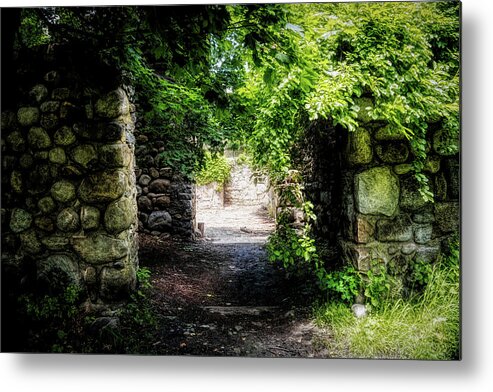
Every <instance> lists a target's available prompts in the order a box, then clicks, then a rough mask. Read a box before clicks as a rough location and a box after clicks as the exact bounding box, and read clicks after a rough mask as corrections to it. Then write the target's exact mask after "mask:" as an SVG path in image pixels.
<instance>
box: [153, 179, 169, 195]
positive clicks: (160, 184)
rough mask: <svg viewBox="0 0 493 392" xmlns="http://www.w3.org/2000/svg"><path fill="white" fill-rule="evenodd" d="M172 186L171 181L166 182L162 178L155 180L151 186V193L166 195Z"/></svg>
mask: <svg viewBox="0 0 493 392" xmlns="http://www.w3.org/2000/svg"><path fill="white" fill-rule="evenodd" d="M170 185H171V182H170V180H166V179H164V178H160V179H158V180H154V181H152V182H151V183H150V185H149V191H150V192H154V193H165V192H166V191H167V190H168V188H169V186H170Z"/></svg>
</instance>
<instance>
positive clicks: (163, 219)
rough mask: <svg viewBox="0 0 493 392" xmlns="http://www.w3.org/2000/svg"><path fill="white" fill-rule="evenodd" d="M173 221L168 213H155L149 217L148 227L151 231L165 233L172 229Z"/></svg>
mask: <svg viewBox="0 0 493 392" xmlns="http://www.w3.org/2000/svg"><path fill="white" fill-rule="evenodd" d="M172 221H173V219H172V218H171V215H170V214H169V212H167V211H153V212H151V214H150V215H149V219H148V221H147V225H148V227H149V229H150V230H156V231H163V230H169V229H170V228H171V223H172Z"/></svg>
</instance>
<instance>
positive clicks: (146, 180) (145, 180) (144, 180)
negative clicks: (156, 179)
mask: <svg viewBox="0 0 493 392" xmlns="http://www.w3.org/2000/svg"><path fill="white" fill-rule="evenodd" d="M150 182H151V177H149V176H148V175H147V174H142V175H141V176H140V178H139V184H140V185H142V186H147V185H149V183H150Z"/></svg>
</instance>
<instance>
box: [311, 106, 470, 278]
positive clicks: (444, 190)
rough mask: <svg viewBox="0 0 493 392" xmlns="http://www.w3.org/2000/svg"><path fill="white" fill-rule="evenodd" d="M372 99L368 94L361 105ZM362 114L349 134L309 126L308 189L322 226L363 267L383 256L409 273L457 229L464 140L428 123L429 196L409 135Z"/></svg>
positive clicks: (396, 268)
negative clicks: (423, 192)
mask: <svg viewBox="0 0 493 392" xmlns="http://www.w3.org/2000/svg"><path fill="white" fill-rule="evenodd" d="M369 105H371V101H370V100H368V99H365V102H363V103H362V104H361V105H360V106H361V107H363V108H364V107H366V106H369ZM360 121H361V122H362V123H363V125H362V126H361V127H360V128H359V129H357V130H356V131H355V132H350V133H349V134H348V133H347V132H346V131H344V130H342V129H331V128H330V127H328V126H327V125H323V124H319V123H317V124H312V127H313V128H315V129H314V130H309V132H308V135H309V137H308V139H309V143H307V144H308V146H311V147H310V148H308V149H307V148H305V175H306V178H307V180H308V181H307V184H306V190H307V191H306V193H307V195H308V196H309V197H310V198H311V199H312V200H313V201H314V204H315V211H316V213H317V216H318V223H317V227H316V228H317V234H318V235H319V236H320V237H321V238H323V239H326V240H327V239H328V240H329V241H328V242H329V243H331V244H332V245H335V244H336V243H337V244H338V248H339V249H338V252H337V253H338V254H339V255H338V257H341V256H342V258H344V259H345V260H347V261H350V262H352V263H354V264H355V266H357V268H359V269H360V270H362V271H366V270H368V269H369V268H370V266H371V262H372V261H381V262H385V263H386V264H387V266H388V267H389V271H390V272H391V273H393V274H395V275H397V276H405V275H406V273H408V271H409V268H410V264H411V263H412V261H413V260H422V261H426V262H432V261H434V260H435V259H436V257H437V255H438V254H439V252H440V251H441V250H442V249H443V245H444V243H445V241H446V240H447V239H448V238H449V237H450V236H451V235H452V234H453V233H456V232H458V229H459V222H460V207H459V193H460V170H459V142H458V141H455V142H452V143H449V142H448V141H447V135H446V134H445V132H444V131H443V130H442V129H441V128H440V124H439V123H436V124H431V125H430V129H431V131H432V132H431V137H430V139H429V141H428V159H427V161H426V164H425V169H424V173H425V174H426V175H427V177H428V178H429V184H430V188H431V190H432V191H433V193H434V195H435V202H434V203H431V202H425V201H424V200H423V198H422V197H421V194H420V193H419V186H418V183H417V180H416V179H415V177H414V172H413V171H412V161H413V159H414V157H413V155H412V152H411V149H410V145H409V142H408V141H407V140H406V138H405V137H404V136H403V135H401V134H399V133H397V132H395V131H393V130H392V128H391V127H390V126H388V125H386V124H383V123H379V122H373V121H371V120H370V119H369V118H367V117H365V116H364V115H362V116H361V117H360ZM310 135H311V136H310ZM338 135H347V136H338ZM445 144H448V145H452V147H451V148H445V147H444V146H445ZM307 152H308V153H307ZM314 157H315V158H314ZM307 168H308V169H307ZM307 174H308V175H307ZM334 236H336V238H337V240H336V241H334Z"/></svg>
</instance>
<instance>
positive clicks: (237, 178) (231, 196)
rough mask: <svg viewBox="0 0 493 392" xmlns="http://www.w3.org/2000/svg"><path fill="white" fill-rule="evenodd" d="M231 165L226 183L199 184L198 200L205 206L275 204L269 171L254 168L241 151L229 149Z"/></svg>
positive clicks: (227, 154) (266, 206)
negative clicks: (267, 172) (262, 171)
mask: <svg viewBox="0 0 493 392" xmlns="http://www.w3.org/2000/svg"><path fill="white" fill-rule="evenodd" d="M225 156H226V159H227V161H228V163H229V164H230V166H231V172H230V176H229V178H228V180H227V181H225V182H224V184H218V183H212V184H207V185H201V186H197V195H196V196H197V203H198V204H199V205H200V206H201V208H218V207H224V206H233V205H234V206H255V205H258V206H261V207H265V208H268V207H272V206H271V204H272V199H273V194H272V192H271V189H270V182H269V178H268V177H267V175H266V174H265V173H261V172H256V171H254V170H253V169H252V168H251V166H250V165H248V164H247V163H246V162H244V161H243V159H242V158H241V157H242V156H243V157H244V155H243V154H242V153H241V152H237V151H226V152H225Z"/></svg>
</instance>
